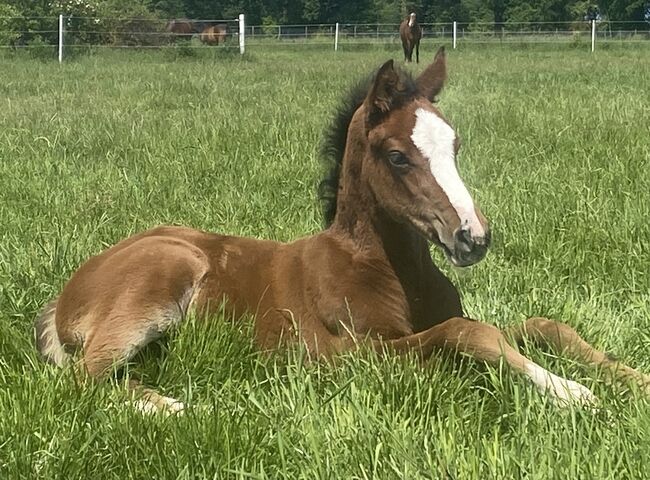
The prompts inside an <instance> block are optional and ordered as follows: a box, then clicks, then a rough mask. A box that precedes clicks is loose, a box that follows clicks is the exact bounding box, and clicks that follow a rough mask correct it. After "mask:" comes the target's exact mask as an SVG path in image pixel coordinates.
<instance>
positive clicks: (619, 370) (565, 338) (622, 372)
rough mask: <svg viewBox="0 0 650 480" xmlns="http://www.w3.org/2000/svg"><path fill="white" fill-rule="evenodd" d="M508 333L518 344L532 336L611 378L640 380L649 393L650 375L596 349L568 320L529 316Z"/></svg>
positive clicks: (638, 381) (532, 338)
mask: <svg viewBox="0 0 650 480" xmlns="http://www.w3.org/2000/svg"><path fill="white" fill-rule="evenodd" d="M506 332H507V335H508V337H509V338H512V339H513V340H514V341H515V342H516V343H517V344H521V343H522V342H523V340H524V339H529V340H530V341H532V342H533V343H535V344H537V345H538V346H540V347H542V348H550V349H552V350H554V351H556V352H557V353H558V354H564V355H566V356H567V357H569V358H571V359H572V360H575V361H578V362H580V363H582V364H585V365H588V366H593V367H597V368H601V369H603V370H604V371H605V372H606V373H607V374H608V375H609V376H610V378H611V379H615V380H619V381H623V382H629V381H634V382H637V383H639V384H640V386H641V387H642V389H643V390H644V391H645V392H646V393H647V394H649V395H650V376H648V375H644V374H643V373H641V372H638V371H637V370H634V369H633V368H631V367H628V366H627V365H625V364H623V363H621V362H619V361H618V360H617V359H615V358H613V357H611V356H610V355H607V354H606V353H604V352H601V351H600V350H596V349H595V348H594V347H592V346H591V345H589V344H588V343H587V342H586V341H585V340H584V339H583V338H582V337H580V335H578V332H576V331H575V330H574V329H573V328H571V327H570V326H569V325H567V324H565V323H561V322H558V321H555V320H549V319H548V318H542V317H534V318H529V319H528V320H527V321H526V322H524V324H523V325H518V326H516V327H511V328H510V329H508V330H507V331H506Z"/></svg>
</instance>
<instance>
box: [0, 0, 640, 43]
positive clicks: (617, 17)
mask: <svg viewBox="0 0 650 480" xmlns="http://www.w3.org/2000/svg"><path fill="white" fill-rule="evenodd" d="M410 12H416V13H417V15H418V20H419V21H420V23H448V22H453V21H456V22H459V23H462V24H464V25H463V28H465V29H467V30H485V29H488V28H492V27H494V28H501V27H502V26H504V25H505V26H506V28H507V26H508V25H509V24H510V25H513V24H516V23H517V22H535V23H538V25H539V26H538V28H540V29H545V28H553V29H554V28H557V23H559V22H573V23H574V24H575V25H579V24H583V25H584V24H586V22H587V21H589V20H592V19H595V20H598V21H599V22H604V23H607V22H621V21H622V22H634V23H633V24H630V25H628V28H634V29H637V28H638V29H647V28H648V24H649V23H650V0H598V1H597V2H595V1H593V0H566V1H565V0H408V1H407V0H0V44H7V43H9V44H12V43H21V42H23V43H24V42H25V41H26V40H27V41H38V40H39V39H43V41H44V42H45V43H51V41H52V38H54V36H55V34H54V33H51V32H50V33H42V34H37V33H33V34H31V35H30V34H28V33H25V32H40V31H47V30H48V29H50V30H51V25H50V23H51V19H49V20H46V19H43V18H36V17H55V16H58V15H59V14H63V15H66V17H68V18H67V20H66V22H67V24H66V29H67V30H69V31H71V32H72V31H77V32H79V33H78V34H77V35H76V39H77V40H78V41H79V42H80V43H81V42H83V41H92V40H93V39H92V38H84V33H83V32H84V31H92V32H96V33H95V35H100V34H102V32H113V34H114V33H115V32H117V33H118V34H120V32H124V33H123V34H122V37H123V36H124V35H127V33H128V32H133V31H135V29H140V30H145V29H154V30H156V31H158V30H160V29H161V28H163V29H164V23H165V22H166V20H168V19H172V18H191V19H235V18H236V17H237V16H238V15H239V14H240V13H244V14H245V15H246V23H247V24H248V25H279V24H284V25H286V24H318V23H322V24H331V23H335V22H343V23H398V22H399V21H400V20H401V19H402V18H404V17H405V16H406V15H407V14H408V13H410ZM12 17H14V18H12ZM16 17H17V18H16ZM125 18H132V19H136V20H131V21H129V22H125V21H124V20H120V19H125ZM553 23H555V25H553ZM161 25H163V27H161ZM89 35H91V34H86V36H89ZM106 35H107V34H103V36H102V37H101V39H100V38H97V39H94V40H96V41H101V42H102V43H111V39H110V38H105V37H106ZM50 37H52V38H50ZM120 41H124V38H121V39H120ZM130 41H131V42H132V43H142V42H143V41H144V42H146V41H147V40H146V39H145V38H144V37H143V38H137V37H134V38H132V39H131V40H130Z"/></svg>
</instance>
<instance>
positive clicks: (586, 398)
mask: <svg viewBox="0 0 650 480" xmlns="http://www.w3.org/2000/svg"><path fill="white" fill-rule="evenodd" d="M372 344H373V347H374V348H375V350H377V351H378V352H384V351H388V352H394V353H397V354H406V353H409V352H415V353H417V354H419V355H421V356H422V357H424V358H428V357H429V356H431V354H432V353H433V352H434V351H436V350H443V351H449V352H453V353H456V352H458V353H463V354H466V355H469V356H471V357H473V358H474V359H476V360H478V361H483V362H486V363H488V364H491V365H495V366H496V365H498V364H499V362H500V361H501V360H503V361H505V362H506V364H507V365H508V366H509V367H510V368H512V369H513V370H514V371H516V372H519V373H521V374H523V375H525V376H526V377H528V378H529V379H530V380H532V382H533V383H534V384H535V386H536V387H537V388H538V389H539V390H540V391H542V393H547V394H550V395H551V396H552V398H553V400H554V401H555V402H556V403H558V404H560V405H562V406H566V405H570V404H582V405H593V404H595V402H596V400H597V399H596V397H595V396H594V394H593V393H592V392H591V391H590V390H589V389H588V388H587V387H585V386H583V385H581V384H579V383H577V382H574V381H572V380H568V379H566V378H562V377H558V376H557V375H554V374H553V373H551V372H549V371H548V370H546V369H544V368H543V367H541V366H540V365H537V364H536V363H535V362H533V361H531V360H529V359H528V358H526V357H524V356H523V355H522V354H520V353H519V352H518V351H517V350H515V349H514V348H513V347H512V346H510V345H509V344H508V342H507V341H506V338H505V336H504V335H503V333H502V332H501V331H500V330H499V329H498V328H496V327H494V326H492V325H488V324H486V323H480V322H476V321H473V320H468V319H466V318H461V317H454V318H451V319H449V320H447V321H445V322H443V323H441V324H439V325H436V326H434V327H431V328H429V329H428V330H425V331H423V332H420V333H416V334H413V335H408V336H406V337H402V338H398V339H394V340H373V341H372Z"/></svg>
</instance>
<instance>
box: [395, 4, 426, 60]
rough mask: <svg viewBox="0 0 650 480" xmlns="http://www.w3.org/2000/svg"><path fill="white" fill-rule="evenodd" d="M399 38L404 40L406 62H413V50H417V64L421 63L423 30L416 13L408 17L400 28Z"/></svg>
mask: <svg viewBox="0 0 650 480" xmlns="http://www.w3.org/2000/svg"><path fill="white" fill-rule="evenodd" d="M399 36H400V38H401V39H402V48H403V49H404V61H406V62H412V61H413V49H415V62H416V63H420V39H421V38H422V28H420V24H419V23H418V21H417V19H416V18H415V13H411V14H410V15H409V16H408V17H406V18H405V19H404V20H403V21H402V23H400V26H399Z"/></svg>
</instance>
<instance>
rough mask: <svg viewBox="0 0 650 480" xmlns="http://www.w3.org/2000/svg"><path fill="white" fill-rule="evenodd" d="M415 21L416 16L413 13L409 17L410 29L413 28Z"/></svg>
mask: <svg viewBox="0 0 650 480" xmlns="http://www.w3.org/2000/svg"><path fill="white" fill-rule="evenodd" d="M414 21H415V14H414V13H412V14H410V15H409V27H412V26H413V22H414Z"/></svg>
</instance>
